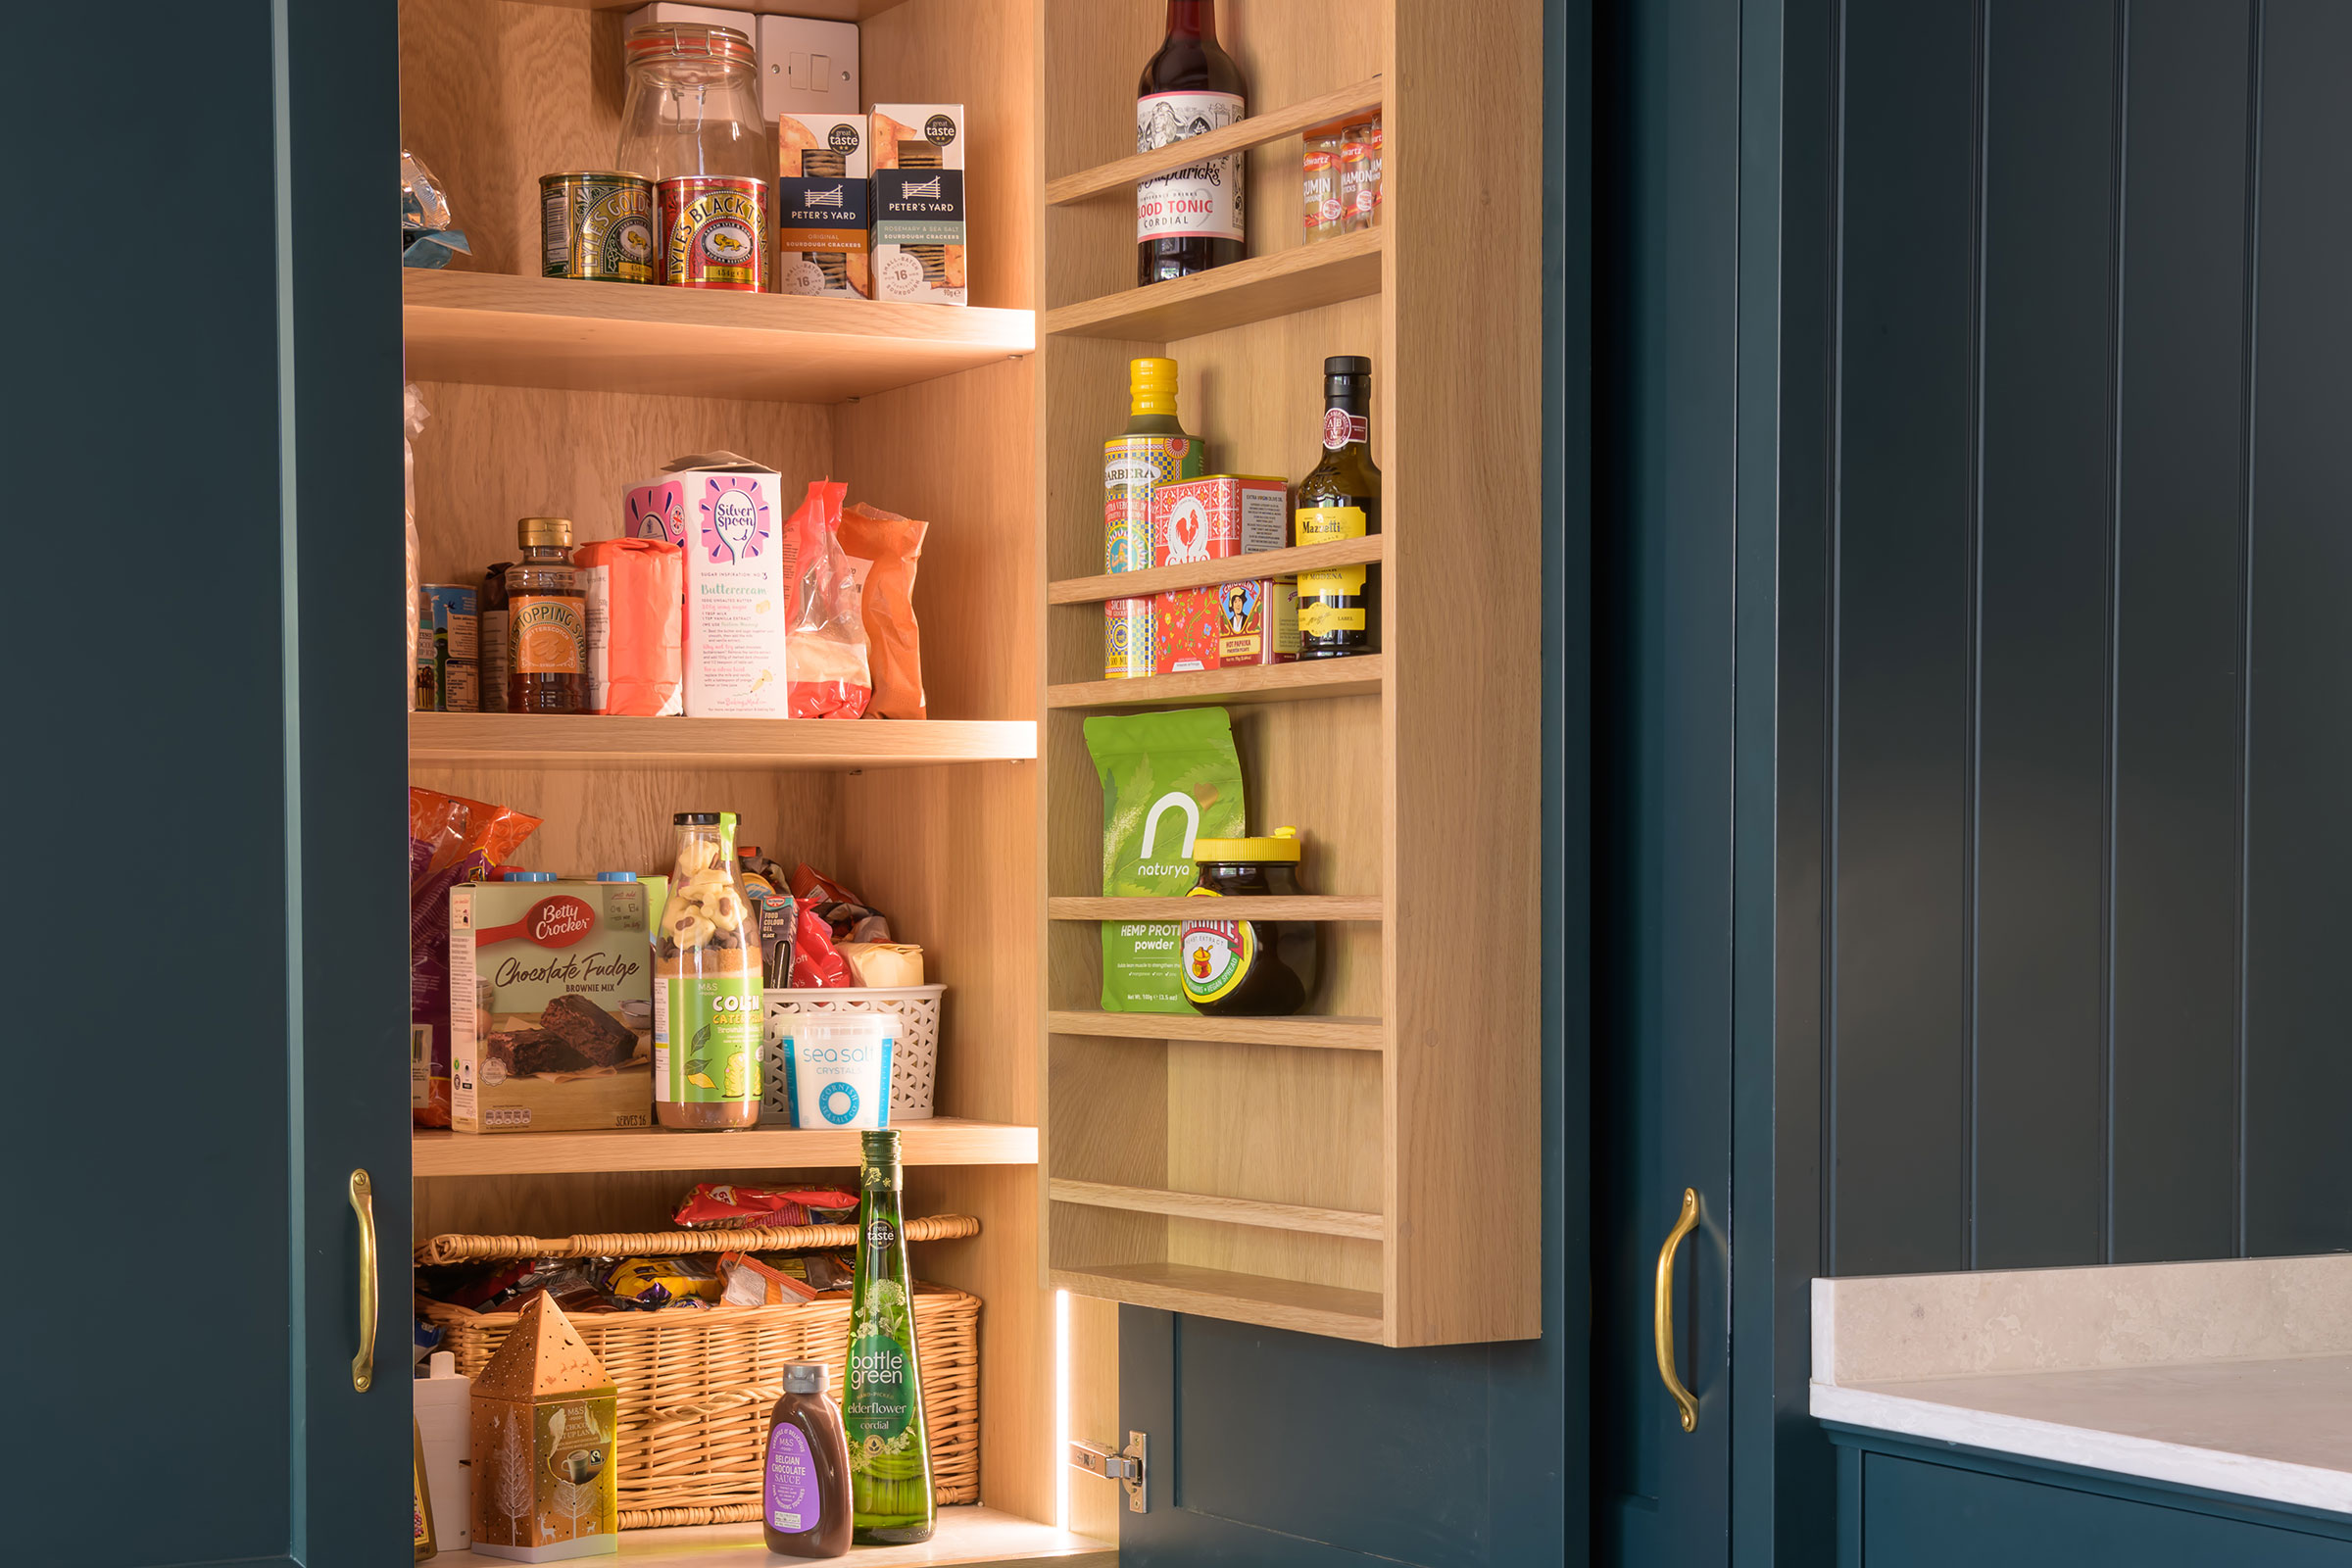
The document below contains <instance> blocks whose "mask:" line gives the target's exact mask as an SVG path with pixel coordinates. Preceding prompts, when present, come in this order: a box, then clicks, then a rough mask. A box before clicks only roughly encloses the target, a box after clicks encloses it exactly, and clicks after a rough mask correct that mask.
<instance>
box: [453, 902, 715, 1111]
mask: <svg viewBox="0 0 2352 1568" xmlns="http://www.w3.org/2000/svg"><path fill="white" fill-rule="evenodd" d="M668 896H669V885H668V879H667V878H665V877H645V878H641V879H639V880H637V881H634V882H484V883H479V884H467V885H463V886H460V887H458V888H456V889H454V890H452V892H451V893H450V896H449V990H450V1080H451V1083H450V1109H451V1121H452V1124H453V1125H454V1126H455V1127H456V1128H457V1130H458V1131H460V1132H463V1133H507V1132H550V1131H553V1132H585V1131H589V1130H592V1129H596V1128H603V1127H644V1126H647V1125H650V1124H651V1122H652V1120H653V1099H654V1078H653V1045H652V1039H653V1025H654V1019H653V1012H654V954H653V944H652V932H651V920H652V917H653V915H654V914H656V913H658V912H659V911H660V910H661V908H662V906H663V904H665V903H666V902H667V900H668Z"/></svg>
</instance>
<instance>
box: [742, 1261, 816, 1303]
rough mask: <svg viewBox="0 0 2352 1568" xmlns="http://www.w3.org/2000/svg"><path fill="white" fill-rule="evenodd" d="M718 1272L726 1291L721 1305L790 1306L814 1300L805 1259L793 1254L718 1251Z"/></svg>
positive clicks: (813, 1288) (814, 1291) (814, 1295)
mask: <svg viewBox="0 0 2352 1568" xmlns="http://www.w3.org/2000/svg"><path fill="white" fill-rule="evenodd" d="M718 1272H719V1274H720V1276H721V1277H722V1278H724V1279H725V1280H726V1282H727V1288H726V1291H725V1293H724V1294H723V1295H721V1296H720V1297H719V1299H718V1304H719V1305H721V1306H790V1305H792V1304H793V1303H795V1302H797V1301H813V1300H815V1299H816V1291H817V1288H816V1287H815V1286H813V1285H811V1284H809V1260H808V1259H807V1258H806V1257H803V1256H802V1255H801V1254H799V1253H797V1252H771V1253H769V1254H767V1255H766V1256H764V1257H763V1256H761V1255H760V1254H759V1253H756V1252H721V1253H720V1254H719V1255H718Z"/></svg>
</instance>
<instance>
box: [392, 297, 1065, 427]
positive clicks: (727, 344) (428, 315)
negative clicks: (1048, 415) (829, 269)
mask: <svg viewBox="0 0 2352 1568" xmlns="http://www.w3.org/2000/svg"><path fill="white" fill-rule="evenodd" d="M401 292H402V299H403V303H404V307H405V309H404V311H403V313H402V314H403V317H404V319H405V322H406V326H407V336H408V348H409V374H410V376H411V377H412V378H414V379H416V380H419V381H475V382H486V383H488V384H490V385H493V386H532V387H555V388H561V389H564V390H569V391H580V392H632V393H646V392H654V393H665V394H668V395H671V396H675V397H730V398H741V399H745V400H749V401H755V402H767V403H839V402H843V401H845V400H847V399H850V398H857V397H865V396H868V395H870V394H872V393H876V392H886V391H889V390H891V389H893V388H896V387H903V386H911V385H913V384H914V383H916V382H918V381H930V380H935V379H937V378H938V377H940V376H943V375H953V374H955V373H956V371H958V370H968V369H971V368H974V367H977V366H982V365H990V364H994V363H996V362H998V361H1001V360H1004V359H1006V358H1009V357H1014V356H1018V355H1023V354H1027V353H1030V352H1031V351H1032V350H1034V349H1035V348H1036V346H1037V324H1036V318H1035V317H1034V315H1033V314H1032V313H1030V312H1028V311H1005V310H988V309H982V308H980V307H977V306H974V307H957V306H942V305H898V304H892V303H889V302H886V301H877V300H845V299H820V298H804V297H801V296H799V295H792V294H733V293H721V292H715V291H710V290H704V289H691V288H652V287H646V286H643V285H633V284H628V283H599V282H590V281H585V280H582V279H578V278H563V277H515V276H510V275H508V274H505V273H500V272H448V271H432V270H424V269H411V270H406V271H403V272H402V273H401Z"/></svg>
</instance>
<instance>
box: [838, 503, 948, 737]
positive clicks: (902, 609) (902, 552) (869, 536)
mask: <svg viewBox="0 0 2352 1568" xmlns="http://www.w3.org/2000/svg"><path fill="white" fill-rule="evenodd" d="M930 526H931V525H930V524H929V523H927V522H917V521H915V520H914V519H913V518H912V517H902V516H900V515H898V514H897V513H895V512H883V511H880V510H878V509H876V508H873V507H869V506H867V505H866V504H865V503H864V502H862V501H860V502H858V504H856V505H855V506H851V507H848V508H845V509H844V510H843V512H842V514H841V549H842V553H843V554H844V555H845V556H847V557H848V558H849V563H850V571H851V573H852V575H854V576H856V577H857V578H858V614H859V618H860V619H862V620H863V621H864V623H865V657H866V662H868V663H869V664H871V665H872V667H873V676H874V701H873V708H872V711H873V712H875V713H876V714H878V715H880V716H881V717H883V718H921V717H922V716H924V715H923V643H922V630H921V628H920V627H918V626H916V625H915V623H914V567H915V564H916V563H917V562H919V561H921V560H922V558H923V535H924V533H925V532H927V531H928V530H929V528H930Z"/></svg>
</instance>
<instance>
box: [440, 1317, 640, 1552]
mask: <svg viewBox="0 0 2352 1568" xmlns="http://www.w3.org/2000/svg"><path fill="white" fill-rule="evenodd" d="M615 1424H616V1411H615V1409H614V1400H613V1379H612V1378H611V1377H610V1376H608V1375H607V1374H606V1372H605V1368H604V1364H603V1363H602V1362H600V1361H599V1360H597V1358H596V1356H595V1355H594V1354H593V1353H591V1352H590V1350H589V1348H588V1347H587V1346H586V1345H584V1344H582V1343H581V1342H580V1336H579V1332H578V1331H577V1330H576V1329H574V1328H573V1327H572V1326H571V1320H570V1319H569V1318H567V1317H565V1316H564V1309H563V1308H562V1307H560V1306H558V1305H556V1303H555V1302H554V1301H552V1300H550V1299H548V1298H547V1296H546V1294H545V1293H544V1292H542V1293H541V1294H539V1295H537V1296H534V1297H532V1298H531V1299H530V1301H529V1302H528V1303H527V1304H526V1305H525V1306H524V1307H523V1309H522V1321H520V1322H519V1323H517V1324H515V1330H514V1332H513V1333H511V1334H509V1335H508V1336H507V1339H506V1343H505V1344H503V1345H501V1346H500V1347H499V1348H498V1353H497V1354H496V1355H493V1356H492V1357H491V1358H490V1364H489V1365H488V1366H486V1367H484V1368H483V1369H482V1374H481V1376H479V1377H477V1378H475V1379H474V1380H473V1549H474V1550H475V1551H476V1552H478V1553H480V1554H482V1555H484V1556H490V1557H512V1558H514V1559H515V1560H516V1561H519V1562H559V1561H562V1560H564V1559H565V1558H569V1557H591V1556H595V1555H596V1554H598V1553H599V1552H608V1551H618V1550H619V1549H620V1536H619V1533H618V1531H619V1507H618V1504H617V1502H616V1501H615V1498H614V1494H613V1463H614V1453H613V1437H614V1428H615Z"/></svg>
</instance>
